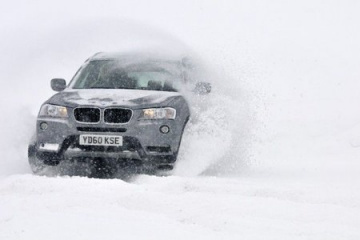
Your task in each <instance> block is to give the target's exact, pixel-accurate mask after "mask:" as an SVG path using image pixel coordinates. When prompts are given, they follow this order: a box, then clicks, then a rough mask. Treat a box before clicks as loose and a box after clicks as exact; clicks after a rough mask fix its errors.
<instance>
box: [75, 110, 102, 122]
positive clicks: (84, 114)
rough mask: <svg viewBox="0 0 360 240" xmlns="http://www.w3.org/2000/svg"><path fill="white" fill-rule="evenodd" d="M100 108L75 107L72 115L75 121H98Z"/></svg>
mask: <svg viewBox="0 0 360 240" xmlns="http://www.w3.org/2000/svg"><path fill="white" fill-rule="evenodd" d="M100 115H101V113H100V109H98V108H76V109H75V110H74V116H75V119H76V121H78V122H84V123H98V122H100Z"/></svg>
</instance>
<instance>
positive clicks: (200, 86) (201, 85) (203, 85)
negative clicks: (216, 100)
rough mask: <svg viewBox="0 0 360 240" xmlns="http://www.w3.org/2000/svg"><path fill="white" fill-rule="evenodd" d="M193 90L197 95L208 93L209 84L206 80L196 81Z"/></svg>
mask: <svg viewBox="0 0 360 240" xmlns="http://www.w3.org/2000/svg"><path fill="white" fill-rule="evenodd" d="M194 92H195V93H196V94H199V95H204V94H208V93H210V92H211V84H210V83H208V82H198V83H196V86H195V89H194Z"/></svg>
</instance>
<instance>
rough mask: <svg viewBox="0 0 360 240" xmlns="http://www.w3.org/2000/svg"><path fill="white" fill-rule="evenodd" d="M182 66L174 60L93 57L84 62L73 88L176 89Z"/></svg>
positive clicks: (72, 85) (75, 78)
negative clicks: (133, 61) (144, 60)
mask: <svg viewBox="0 0 360 240" xmlns="http://www.w3.org/2000/svg"><path fill="white" fill-rule="evenodd" d="M179 70H180V68H179V66H178V65H177V64H176V63H174V62H172V63H169V62H158V61H152V62H145V63H144V62H143V63H129V62H121V61H115V60H94V61H90V62H88V63H87V64H85V65H84V66H83V67H82V68H81V69H80V70H79V71H78V73H77V74H76V75H75V77H74V78H73V80H72V82H71V84H70V87H71V88H73V89H102V88H103V89H141V90H156V91H177V89H179V85H180V84H181V81H182V80H181V79H182V78H181V71H179Z"/></svg>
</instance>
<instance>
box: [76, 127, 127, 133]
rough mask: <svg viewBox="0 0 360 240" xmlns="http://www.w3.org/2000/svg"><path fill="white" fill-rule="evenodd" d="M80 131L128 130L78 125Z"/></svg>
mask: <svg viewBox="0 0 360 240" xmlns="http://www.w3.org/2000/svg"><path fill="white" fill-rule="evenodd" d="M77 130H78V131H80V132H126V128H99V127H78V128H77Z"/></svg>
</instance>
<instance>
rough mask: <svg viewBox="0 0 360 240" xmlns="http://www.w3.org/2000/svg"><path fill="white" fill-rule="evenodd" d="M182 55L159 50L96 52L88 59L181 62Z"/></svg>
mask: <svg viewBox="0 0 360 240" xmlns="http://www.w3.org/2000/svg"><path fill="white" fill-rule="evenodd" d="M185 58H186V57H185V56H184V55H178V56H175V55H169V54H162V53H159V52H155V53H154V52H98V53H96V54H94V55H93V56H92V57H90V58H89V59H88V60H89V61H92V60H125V61H126V60H135V61H137V60H138V61H161V62H174V63H175V62H178V63H179V62H182V61H183V59H185Z"/></svg>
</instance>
